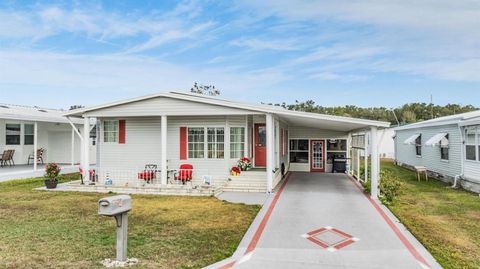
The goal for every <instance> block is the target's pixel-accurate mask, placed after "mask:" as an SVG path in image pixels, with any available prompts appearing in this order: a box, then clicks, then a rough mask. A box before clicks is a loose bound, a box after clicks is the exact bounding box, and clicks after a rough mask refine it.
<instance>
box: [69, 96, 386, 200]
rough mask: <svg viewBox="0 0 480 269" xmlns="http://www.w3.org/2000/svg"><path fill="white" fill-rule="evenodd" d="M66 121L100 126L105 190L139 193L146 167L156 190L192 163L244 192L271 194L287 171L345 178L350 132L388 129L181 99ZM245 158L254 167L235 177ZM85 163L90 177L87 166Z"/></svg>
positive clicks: (85, 112)
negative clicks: (121, 187)
mask: <svg viewBox="0 0 480 269" xmlns="http://www.w3.org/2000/svg"><path fill="white" fill-rule="evenodd" d="M65 116H66V117H67V118H71V119H73V118H83V120H84V124H85V126H87V125H88V124H90V120H91V119H95V120H96V122H97V133H98V143H97V156H96V173H97V176H98V178H99V180H98V181H99V184H102V182H104V181H106V180H107V179H108V180H111V181H112V182H111V183H112V184H113V185H115V184H123V185H125V186H126V185H129V186H132V185H135V186H136V185H137V184H138V183H139V182H140V181H141V179H145V177H144V176H141V175H142V174H141V172H142V171H144V169H146V167H156V168H155V169H154V170H153V171H154V173H155V176H153V175H152V177H155V179H158V184H161V185H168V184H174V183H173V179H174V178H175V172H176V170H178V169H179V167H180V166H181V165H182V164H188V165H191V166H192V167H193V168H192V174H193V178H197V179H202V178H203V179H204V181H205V180H206V179H208V182H216V184H225V182H229V184H233V185H235V184H238V186H244V187H245V188H244V189H245V190H246V191H251V190H252V189H249V188H254V189H255V190H257V191H272V190H273V189H274V188H275V186H276V185H277V184H278V182H279V181H280V180H281V178H282V175H283V174H285V173H286V172H288V171H302V172H312V173H316V172H319V173H332V172H345V171H346V170H348V169H349V165H350V164H349V159H350V154H351V153H350V152H351V141H350V140H351V137H352V133H354V132H359V131H364V130H368V131H372V132H373V134H374V136H375V135H376V132H377V129H379V128H380V129H382V128H386V127H389V123H386V122H379V121H371V120H364V119H355V118H348V117H338V116H331V115H322V114H315V113H307V112H299V111H290V110H287V109H284V108H282V107H276V106H270V105H258V104H246V103H241V102H234V101H229V100H222V99H219V98H215V97H208V96H203V95H197V94H191V93H181V92H169V93H160V94H154V95H149V96H143V97H139V98H133V99H129V100H125V101H119V102H114V103H110V104H105V105H99V106H95V107H90V108H82V109H77V110H73V111H70V112H68V113H66V114H65ZM84 128H87V129H88V128H89V127H84ZM372 140H373V142H372V143H377V142H376V139H372ZM373 148H377V147H375V146H374V147H373ZM376 155H377V156H378V154H376ZM242 157H248V158H249V159H250V160H251V162H252V166H253V168H252V169H251V170H250V171H245V172H243V173H241V175H240V176H238V177H232V176H230V171H231V169H232V167H233V166H236V165H237V163H238V161H239V159H240V158H242ZM87 158H88V157H87ZM377 159H378V158H377ZM82 161H83V162H82V163H83V166H84V168H85V169H84V171H87V170H88V165H87V164H88V163H89V160H88V159H85V158H84V159H83V160H82ZM377 168H378V166H377ZM377 170H378V169H377ZM377 170H374V171H377ZM177 172H178V171H177ZM157 173H158V176H157ZM377 176H378V175H377V174H376V173H375V172H374V173H373V175H372V177H377ZM139 179H140V181H139ZM231 187H232V186H231ZM233 187H234V186H233Z"/></svg>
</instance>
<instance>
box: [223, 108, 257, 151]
mask: <svg viewBox="0 0 480 269" xmlns="http://www.w3.org/2000/svg"><path fill="white" fill-rule="evenodd" d="M244 136H245V141H244V142H245V143H244V146H243V156H242V157H248V158H251V157H252V156H249V155H250V154H249V153H250V150H249V148H248V115H246V116H245V132H244ZM228 139H229V140H228V141H229V142H230V137H228ZM228 144H230V143H228Z"/></svg>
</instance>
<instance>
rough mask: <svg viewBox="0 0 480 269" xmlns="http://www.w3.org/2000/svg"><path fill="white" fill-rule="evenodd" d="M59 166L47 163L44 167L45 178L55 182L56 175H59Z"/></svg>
mask: <svg viewBox="0 0 480 269" xmlns="http://www.w3.org/2000/svg"><path fill="white" fill-rule="evenodd" d="M61 170H62V169H60V166H58V164H56V163H49V164H47V165H45V178H46V179H50V180H57V177H58V175H59V174H60V171H61Z"/></svg>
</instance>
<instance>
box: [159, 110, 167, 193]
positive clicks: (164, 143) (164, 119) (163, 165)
mask: <svg viewBox="0 0 480 269" xmlns="http://www.w3.org/2000/svg"><path fill="white" fill-rule="evenodd" d="M161 129H162V130H161V137H162V149H161V150H162V163H161V172H160V173H161V175H160V178H161V181H162V184H163V185H165V184H167V174H168V173H167V116H166V115H163V116H162V127H161Z"/></svg>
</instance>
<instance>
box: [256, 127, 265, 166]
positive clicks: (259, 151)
mask: <svg viewBox="0 0 480 269" xmlns="http://www.w3.org/2000/svg"><path fill="white" fill-rule="evenodd" d="M266 158H267V129H266V127H265V124H255V166H266V165H267V161H266Z"/></svg>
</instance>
